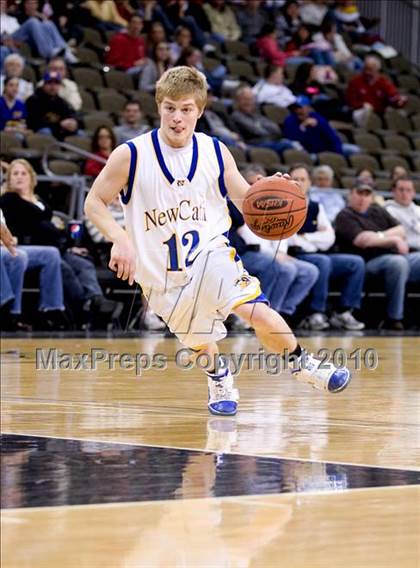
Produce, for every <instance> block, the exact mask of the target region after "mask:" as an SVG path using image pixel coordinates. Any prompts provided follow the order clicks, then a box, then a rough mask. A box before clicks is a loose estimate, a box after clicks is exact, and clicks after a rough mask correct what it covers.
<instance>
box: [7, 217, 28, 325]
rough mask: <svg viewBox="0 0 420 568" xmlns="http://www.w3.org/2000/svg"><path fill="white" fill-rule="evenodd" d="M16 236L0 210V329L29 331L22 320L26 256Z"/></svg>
mask: <svg viewBox="0 0 420 568" xmlns="http://www.w3.org/2000/svg"><path fill="white" fill-rule="evenodd" d="M16 244H17V243H16V238H15V237H13V236H12V234H11V233H10V231H9V229H8V228H7V226H6V223H5V220H4V217H3V213H2V212H1V210H0V316H1V317H0V324H1V329H2V330H10V331H29V329H30V328H29V327H28V326H26V324H25V323H23V321H22V289H23V279H24V276H25V271H26V268H27V266H28V257H27V255H26V253H25V252H23V251H18V250H17V248H16Z"/></svg>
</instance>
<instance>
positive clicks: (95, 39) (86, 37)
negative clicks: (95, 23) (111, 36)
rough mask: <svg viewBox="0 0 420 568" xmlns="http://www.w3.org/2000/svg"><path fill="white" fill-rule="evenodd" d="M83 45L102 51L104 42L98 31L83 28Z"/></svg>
mask: <svg viewBox="0 0 420 568" xmlns="http://www.w3.org/2000/svg"><path fill="white" fill-rule="evenodd" d="M82 31H83V45H94V46H95V47H98V48H99V47H100V48H102V49H103V47H104V40H103V38H102V35H101V33H100V31H99V30H96V29H95V28H83V30H82Z"/></svg>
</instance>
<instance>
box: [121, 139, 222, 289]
mask: <svg viewBox="0 0 420 568" xmlns="http://www.w3.org/2000/svg"><path fill="white" fill-rule="evenodd" d="M128 145H129V147H130V150H131V164H130V172H129V181H128V187H127V191H126V192H125V193H124V194H122V201H123V205H124V211H125V218H126V228H127V231H128V233H129V235H130V237H131V239H132V242H133V244H134V246H135V249H136V254H137V267H136V281H137V282H139V283H140V284H141V285H142V286H144V287H146V288H154V289H155V290H156V289H160V290H166V289H170V288H173V287H175V286H180V285H183V284H185V283H186V282H188V280H189V275H188V273H189V270H190V268H191V266H192V264H193V263H194V260H195V258H196V257H197V256H198V255H199V254H200V253H201V252H202V251H203V250H211V249H213V248H215V247H217V246H225V243H227V242H228V241H227V231H228V230H229V228H230V225H231V220H230V216H229V212H228V208H227V204H226V199H225V195H226V188H225V185H224V180H223V173H224V167H223V159H222V154H221V148H220V145H219V142H218V141H217V140H216V139H214V138H211V137H210V136H207V135H206V134H203V133H195V134H194V136H193V139H192V141H191V144H190V145H188V146H186V147H184V148H172V147H170V146H168V145H166V144H165V143H164V142H163V140H162V138H161V136H160V133H159V131H158V130H157V129H155V130H153V131H152V132H148V133H146V134H142V135H141V136H138V137H137V138H134V139H133V140H131V141H129V142H128Z"/></svg>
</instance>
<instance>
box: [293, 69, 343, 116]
mask: <svg viewBox="0 0 420 568" xmlns="http://www.w3.org/2000/svg"><path fill="white" fill-rule="evenodd" d="M331 73H334V76H331V77H330V78H328V77H326V75H328V76H330V75H331ZM335 77H336V74H335V72H334V70H333V69H332V67H327V66H320V65H314V63H313V62H311V63H308V62H306V63H301V64H300V65H299V67H298V68H297V69H296V74H295V78H294V79H293V81H292V83H291V84H290V89H291V90H292V92H293V94H294V95H296V96H298V95H304V96H305V97H307V98H308V99H309V100H310V103H311V106H312V107H313V108H314V109H315V110H316V112H319V114H321V115H322V116H324V117H325V118H327V119H328V120H343V121H348V122H351V121H352V113H351V111H345V110H344V108H343V101H342V100H341V95H340V93H339V92H338V91H337V97H333V96H332V95H331V92H330V91H331V89H332V88H334V82H335ZM330 79H331V81H332V83H329V82H328V81H330ZM324 85H328V89H329V92H327V90H326V88H325V86H324Z"/></svg>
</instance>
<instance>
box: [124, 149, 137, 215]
mask: <svg viewBox="0 0 420 568" xmlns="http://www.w3.org/2000/svg"><path fill="white" fill-rule="evenodd" d="M127 145H128V147H129V148H130V170H129V172H128V184H127V191H126V193H124V191H123V190H122V191H120V195H121V201H122V202H123V203H124V205H127V203H128V202H129V201H130V198H131V193H132V191H133V184H134V177H135V175H136V168H137V148H136V145H135V144H134V143H133V142H131V140H129V141H128V142H127Z"/></svg>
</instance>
